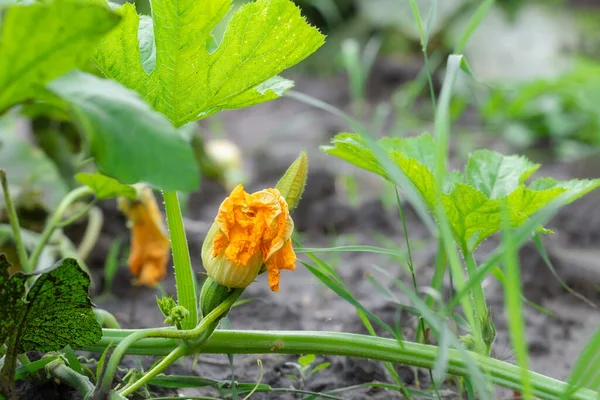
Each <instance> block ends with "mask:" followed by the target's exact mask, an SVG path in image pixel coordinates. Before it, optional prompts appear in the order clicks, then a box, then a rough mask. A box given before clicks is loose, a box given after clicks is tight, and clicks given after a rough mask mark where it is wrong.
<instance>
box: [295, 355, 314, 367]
mask: <svg viewBox="0 0 600 400" xmlns="http://www.w3.org/2000/svg"><path fill="white" fill-rule="evenodd" d="M313 362H315V355H314V354H306V355H304V356H302V357H299V358H298V364H300V365H302V366H303V367H306V366H307V365H310V364H312V363H313Z"/></svg>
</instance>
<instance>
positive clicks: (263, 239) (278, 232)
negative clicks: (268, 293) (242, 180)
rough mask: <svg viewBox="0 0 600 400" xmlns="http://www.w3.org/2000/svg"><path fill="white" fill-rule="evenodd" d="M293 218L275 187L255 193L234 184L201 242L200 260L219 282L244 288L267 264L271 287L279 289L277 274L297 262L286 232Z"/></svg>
mask: <svg viewBox="0 0 600 400" xmlns="http://www.w3.org/2000/svg"><path fill="white" fill-rule="evenodd" d="M293 230H294V221H292V218H291V217H290V214H289V211H288V205H287V203H286V201H285V199H284V198H283V197H282V196H281V194H280V193H279V190H277V189H266V190H261V191H260V192H256V193H253V194H248V193H246V192H245V191H244V187H243V186H242V185H238V186H237V187H236V188H235V189H233V191H232V192H231V194H230V195H229V197H228V198H226V199H225V201H223V203H222V204H221V207H220V208H219V213H218V214H217V217H216V218H215V222H214V224H213V225H212V227H211V229H210V231H209V232H208V234H207V236H206V239H205V241H204V245H203V246H202V262H203V263H204V268H206V271H207V272H208V275H209V276H210V277H211V278H212V279H214V280H215V281H216V282H217V283H219V284H221V285H223V286H227V287H235V288H244V287H246V286H248V285H249V284H250V283H252V281H253V280H254V279H255V278H256V276H257V275H258V273H259V272H260V269H261V267H262V265H263V263H264V264H265V265H266V268H267V272H268V277H269V286H270V287H271V290H272V291H274V292H277V291H278V290H279V274H280V271H281V270H283V269H287V270H293V269H295V267H296V254H295V253H294V249H293V248H292V242H291V239H290V236H291V235H292V232H293Z"/></svg>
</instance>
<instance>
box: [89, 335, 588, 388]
mask: <svg viewBox="0 0 600 400" xmlns="http://www.w3.org/2000/svg"><path fill="white" fill-rule="evenodd" d="M134 332H135V331H131V330H110V329H105V330H104V335H103V337H102V339H101V340H100V341H99V342H98V343H97V344H96V345H94V346H88V347H86V348H85V350H88V351H93V352H102V351H103V350H104V349H105V348H106V346H108V345H109V344H110V343H119V342H122V341H124V340H126V338H127V337H128V336H130V335H133V334H135V333H134ZM176 347H178V343H177V342H176V341H174V340H169V339H144V340H143V341H141V342H139V343H138V344H136V345H134V346H131V347H130V348H129V350H128V353H129V354H139V355H154V356H164V355H168V354H169V353H171V352H172V351H173V350H174V349H175V348H176ZM188 351H189V353H190V354H195V353H198V352H200V353H212V354H269V353H279V354H323V355H333V356H347V357H357V358H367V359H372V360H380V361H389V362H393V363H396V364H404V365H411V366H415V367H421V368H427V369H432V368H433V367H434V364H435V361H436V358H437V355H438V352H439V348H438V347H437V346H432V345H425V344H420V343H413V342H408V341H404V342H403V344H402V345H399V344H398V342H397V341H396V340H395V339H386V338H380V337H371V336H367V335H358V334H353V333H340V332H318V331H226V330H221V331H215V333H214V334H213V335H212V336H211V337H210V339H208V340H207V341H206V342H205V343H204V344H202V345H200V346H193V347H190V348H189V350H188ZM468 354H469V356H470V357H471V359H472V360H473V361H474V362H475V363H476V364H477V365H479V367H480V368H481V370H482V371H483V372H484V373H485V374H486V375H487V377H488V379H489V380H490V382H491V383H493V384H495V385H498V386H502V387H505V388H508V389H512V390H516V391H521V390H522V383H521V374H522V369H521V368H519V367H518V366H516V365H513V364H509V363H507V362H504V361H500V360H496V359H493V358H490V357H487V356H485V355H481V354H477V353H474V352H469V353H468ZM447 356H448V373H449V374H452V375H456V376H468V375H469V372H468V366H467V361H466V360H465V359H464V357H463V356H462V355H461V353H460V352H459V351H458V350H454V349H449V350H448V353H447ZM530 377H531V383H532V386H533V395H534V396H536V397H537V398H540V399H545V400H560V399H561V396H562V394H563V393H564V392H565V391H566V390H567V388H568V387H569V386H568V385H567V384H566V383H564V382H561V381H558V380H556V379H553V378H550V377H547V376H544V375H541V374H538V373H535V372H531V374H530ZM569 398H570V399H572V400H597V399H598V398H600V393H597V392H595V391H592V390H589V389H579V390H578V391H576V392H575V393H574V394H572V395H571V396H570V397H569Z"/></svg>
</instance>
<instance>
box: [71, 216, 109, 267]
mask: <svg viewBox="0 0 600 400" xmlns="http://www.w3.org/2000/svg"><path fill="white" fill-rule="evenodd" d="M103 223H104V215H103V214H102V210H100V209H99V208H98V207H92V208H90V209H89V212H88V222H87V226H86V228H85V233H84V234H83V239H81V243H80V244H79V247H78V248H77V254H79V257H80V258H81V259H82V260H85V259H86V258H87V257H88V256H89V254H90V252H91V251H92V250H93V249H94V246H96V242H97V241H98V237H100V232H101V231H102V225H103Z"/></svg>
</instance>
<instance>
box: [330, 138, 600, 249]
mask: <svg viewBox="0 0 600 400" xmlns="http://www.w3.org/2000/svg"><path fill="white" fill-rule="evenodd" d="M377 144H378V145H379V146H380V147H381V148H382V149H383V150H385V151H386V153H387V155H388V156H389V157H390V158H391V159H392V160H393V161H395V163H396V164H397V165H398V166H399V167H400V169H402V171H403V172H404V174H405V175H406V176H407V177H408V179H409V180H410V181H411V182H412V183H413V185H414V187H415V188H416V189H417V190H418V191H419V193H420V194H421V196H422V198H423V201H424V202H425V204H426V205H427V207H428V208H429V210H430V211H431V210H434V209H435V206H436V202H437V197H438V196H437V190H438V189H437V188H438V184H437V182H436V180H435V177H434V175H433V173H432V169H433V166H434V164H435V159H434V157H435V143H434V140H433V138H432V137H431V136H430V135H428V134H424V135H421V136H418V137H414V138H404V139H400V138H383V139H380V140H379V141H378V142H377ZM323 150H324V151H325V152H326V153H328V154H331V155H334V156H336V157H339V158H341V159H343V160H346V161H348V162H350V163H352V164H354V165H356V166H358V167H360V168H363V169H365V170H367V171H371V172H374V173H376V174H378V175H381V176H383V177H384V178H386V179H389V176H388V172H387V171H386V169H385V167H384V164H382V163H381V162H380V160H379V158H378V157H377V156H376V155H375V153H374V152H373V151H372V150H371V148H370V147H369V144H368V142H367V141H366V140H365V138H363V137H361V136H360V135H357V134H349V133H342V134H339V135H337V136H336V137H335V138H334V139H333V140H332V146H326V147H324V148H323ZM538 168H539V165H538V164H534V163H532V162H530V161H529V160H527V159H526V158H524V157H519V156H504V155H502V154H499V153H495V152H492V151H489V150H479V151H476V152H474V153H473V154H471V156H470V157H469V160H468V162H467V167H466V174H465V175H462V174H460V173H459V172H456V171H454V172H448V173H446V175H445V177H444V182H443V185H442V188H443V193H442V194H441V201H442V205H443V208H444V211H445V212H446V215H447V216H448V220H449V221H450V226H451V228H452V233H453V235H454V239H455V240H456V242H457V243H458V245H459V246H460V248H461V250H462V251H463V252H464V253H468V252H472V251H473V250H474V249H475V248H477V246H479V244H480V243H481V242H482V241H483V240H485V239H486V238H487V237H489V236H491V235H493V234H494V233H496V232H498V231H499V230H500V229H501V228H502V226H503V220H502V219H503V218H504V216H505V215H507V216H508V218H509V222H510V225H511V226H513V227H515V226H518V225H520V224H521V223H523V222H524V221H526V220H527V218H528V217H529V216H531V215H532V214H534V213H535V212H537V211H539V210H541V209H542V208H544V207H545V206H546V205H548V204H549V203H550V202H551V201H552V200H554V199H555V198H557V197H558V196H561V195H565V194H567V196H566V199H567V202H572V201H575V200H576V199H578V198H579V197H581V196H583V195H584V194H586V193H588V192H590V191H591V190H594V189H595V188H597V187H598V186H600V179H595V180H572V181H567V182H558V181H556V180H554V179H552V178H544V179H537V180H536V181H534V182H533V183H531V185H529V186H526V185H525V184H524V182H525V181H526V180H527V178H529V177H530V176H531V174H533V173H534V172H535V171H536V170H537V169H538ZM504 207H507V209H506V210H505V209H504ZM505 213H506V214H505Z"/></svg>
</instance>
